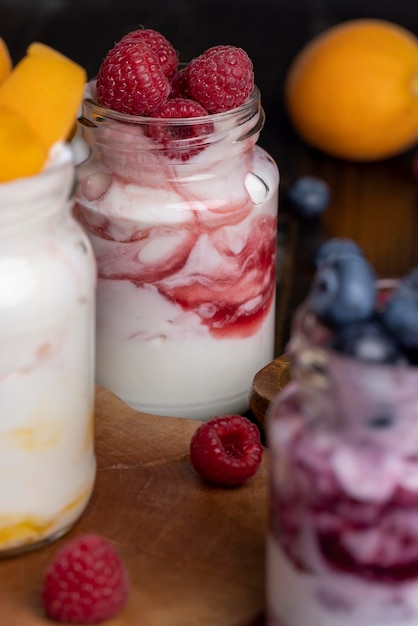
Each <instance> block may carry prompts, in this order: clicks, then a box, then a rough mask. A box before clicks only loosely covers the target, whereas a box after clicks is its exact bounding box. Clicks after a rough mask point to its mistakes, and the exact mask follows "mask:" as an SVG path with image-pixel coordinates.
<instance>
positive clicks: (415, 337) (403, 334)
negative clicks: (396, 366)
mask: <svg viewBox="0 0 418 626" xmlns="http://www.w3.org/2000/svg"><path fill="white" fill-rule="evenodd" d="M382 319H383V321H384V323H385V325H386V326H387V328H388V329H389V330H390V332H391V333H392V334H393V336H394V337H395V338H396V339H397V341H398V342H399V343H400V344H401V346H402V347H403V348H405V349H406V350H410V351H412V352H411V353H413V352H415V351H416V350H418V268H414V269H413V270H411V271H410V272H409V274H407V276H405V278H403V279H402V280H401V281H400V283H399V284H398V285H397V287H396V288H395V289H394V291H393V293H392V295H391V297H390V298H389V300H388V301H387V303H386V307H385V309H384V310H383V312H382Z"/></svg>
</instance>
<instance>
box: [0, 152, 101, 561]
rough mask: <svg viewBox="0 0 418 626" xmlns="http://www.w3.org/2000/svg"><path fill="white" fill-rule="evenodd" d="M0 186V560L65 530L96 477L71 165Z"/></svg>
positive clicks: (84, 261) (85, 255)
mask: <svg viewBox="0 0 418 626" xmlns="http://www.w3.org/2000/svg"><path fill="white" fill-rule="evenodd" d="M53 150H54V153H53V155H52V157H51V163H50V164H49V166H48V167H47V168H46V169H45V170H44V171H43V172H42V173H41V174H39V175H37V176H33V177H29V178H21V179H17V180H14V181H11V182H9V183H3V184H1V185H0V207H1V210H0V407H1V421H0V556H3V555H10V554H13V553H18V552H21V551H24V550H27V549H31V548H34V547H37V546H40V545H42V544H44V543H46V542H49V541H51V540H53V539H55V538H57V537H59V536H61V535H62V534H63V533H64V532H66V531H67V530H68V529H69V528H70V527H71V526H72V525H73V524H74V522H75V521H76V520H77V519H78V518H79V516H80V515H81V513H82V512H83V510H84V508H85V507H86V505H87V502H88V500H89V497H90V494H91V491H92V488H93V484H94V478H95V469H96V465H95V456H94V445H93V443H94V442H93V412H94V302H95V283H96V265H95V259H94V256H93V253H92V251H91V247H90V243H89V241H88V239H87V237H86V235H85V233H84V232H83V231H82V229H81V228H80V226H79V224H78V223H77V222H76V221H75V220H74V218H73V217H72V215H71V206H70V205H71V204H72V200H73V197H72V196H73V189H74V164H73V158H72V153H71V151H70V149H69V147H68V146H66V145H57V146H55V147H54V149H53Z"/></svg>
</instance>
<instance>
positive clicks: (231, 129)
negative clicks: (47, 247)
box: [75, 89, 278, 419]
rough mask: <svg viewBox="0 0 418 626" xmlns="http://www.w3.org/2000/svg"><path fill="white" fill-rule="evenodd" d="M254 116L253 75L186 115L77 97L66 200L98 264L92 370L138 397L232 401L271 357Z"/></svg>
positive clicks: (223, 407) (268, 218)
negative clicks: (216, 102)
mask: <svg viewBox="0 0 418 626" xmlns="http://www.w3.org/2000/svg"><path fill="white" fill-rule="evenodd" d="M263 122H264V114H263V111H262V109H261V106H260V94H259V92H258V90H257V89H255V90H254V92H253V94H252V95H251V97H250V98H249V100H248V101H247V102H246V103H245V104H243V105H242V106H240V107H238V108H236V109H234V110H232V111H227V112H225V113H219V114H213V115H207V116H204V117H200V118H193V119H187V118H183V119H162V118H150V117H147V118H143V117H134V116H132V115H125V114H120V113H116V112H114V111H109V110H107V109H103V108H102V107H99V106H98V105H97V104H96V103H95V102H94V100H93V99H86V101H85V102H84V107H83V118H82V125H83V132H84V138H85V140H86V141H87V143H88V144H89V146H90V148H91V152H90V156H89V157H88V159H87V160H86V161H85V162H83V163H82V164H81V165H79V167H78V178H79V181H80V185H79V192H78V198H77V204H76V207H75V214H76V216H77V218H78V220H79V221H80V222H81V224H82V225H83V226H84V228H85V229H86V231H87V233H88V234H89V236H90V239H91V242H92V245H93V248H94V251H95V255H96V258H97V264H98V273H99V281H98V301H97V377H98V382H99V383H101V384H103V385H104V386H106V387H108V388H110V389H111V390H112V391H114V392H115V393H117V394H118V395H119V396H120V397H122V399H124V400H125V401H126V402H127V403H128V404H130V405H131V406H133V407H134V408H136V409H140V410H143V411H146V412H149V413H156V414H164V415H177V416H182V417H191V418H200V419H206V418H208V417H210V416H213V415H217V414H222V413H241V412H243V411H245V410H246V409H247V408H248V394H249V391H250V389H251V384H252V379H253V377H254V374H255V373H256V372H257V370H258V369H260V368H261V367H262V366H264V365H265V364H266V363H268V362H269V361H270V360H271V359H272V358H273V351H274V302H275V282H276V281H275V264H276V232H277V194H278V171H277V167H276V165H275V163H274V162H273V160H272V159H271V157H270V156H269V155H268V154H267V153H266V152H265V151H264V150H262V149H261V148H260V147H259V146H257V145H256V141H257V139H258V137H259V133H260V130H261V128H262V126H263ZM179 129H180V130H179Z"/></svg>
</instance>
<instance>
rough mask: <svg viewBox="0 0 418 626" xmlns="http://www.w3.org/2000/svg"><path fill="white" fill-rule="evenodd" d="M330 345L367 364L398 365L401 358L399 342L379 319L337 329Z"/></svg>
mask: <svg viewBox="0 0 418 626" xmlns="http://www.w3.org/2000/svg"><path fill="white" fill-rule="evenodd" d="M330 345H331V347H332V348H334V349H335V350H337V351H338V352H341V353H343V354H345V355H347V356H352V357H354V358H356V359H358V360H360V361H363V362H367V363H385V364H390V363H396V362H397V361H398V360H399V356H400V354H399V347H398V343H397V341H396V340H395V339H394V337H393V336H392V335H391V334H390V333H389V331H388V330H387V329H386V328H385V326H384V325H383V324H382V323H381V322H380V321H379V319H377V318H372V319H368V320H364V321H361V322H358V323H355V324H347V325H346V326H343V327H341V328H340V329H337V330H336V332H335V333H334V335H333V337H332V339H331V342H330Z"/></svg>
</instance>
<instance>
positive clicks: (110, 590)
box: [42, 535, 130, 624]
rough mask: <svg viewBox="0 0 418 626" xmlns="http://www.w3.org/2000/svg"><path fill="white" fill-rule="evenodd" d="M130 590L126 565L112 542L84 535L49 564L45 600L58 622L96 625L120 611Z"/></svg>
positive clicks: (48, 610) (68, 544) (44, 589)
mask: <svg viewBox="0 0 418 626" xmlns="http://www.w3.org/2000/svg"><path fill="white" fill-rule="evenodd" d="M129 587H130V585H129V578H128V574H127V572H126V569H125V566H124V564H123V562H122V560H121V558H120V556H119V555H118V553H117V552H116V550H115V549H114V548H113V547H112V546H111V545H110V543H109V542H108V541H107V540H106V539H105V538H104V537H101V536H99V535H84V536H81V537H76V538H75V539H73V540H72V541H69V542H68V543H67V544H65V545H64V546H63V547H62V548H61V549H60V550H59V551H58V553H57V555H56V556H55V558H54V560H53V562H52V563H51V564H50V565H49V567H48V570H47V572H46V575H45V578H44V583H43V589H42V601H43V604H44V607H45V610H46V612H47V614H48V615H49V616H50V617H51V618H52V619H54V620H57V621H58V622H67V623H69V624H97V623H98V622H102V621H104V620H106V619H109V618H111V617H113V616H114V615H116V613H118V611H120V609H121V608H122V606H123V605H124V604H125V602H126V600H127V598H128V594H129Z"/></svg>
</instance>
